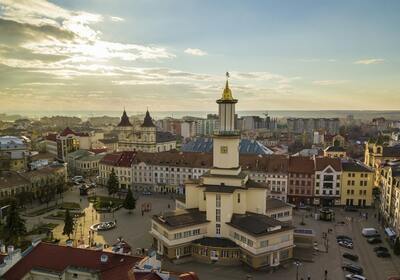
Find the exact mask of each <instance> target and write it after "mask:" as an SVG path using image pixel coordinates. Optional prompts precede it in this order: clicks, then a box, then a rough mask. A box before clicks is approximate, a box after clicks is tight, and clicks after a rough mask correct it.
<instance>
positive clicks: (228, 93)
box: [222, 72, 233, 100]
mask: <svg viewBox="0 0 400 280" xmlns="http://www.w3.org/2000/svg"><path fill="white" fill-rule="evenodd" d="M225 75H226V84H225V88H224V92H223V93H222V100H233V97H232V91H231V89H230V88H229V83H228V80H229V72H226V74H225Z"/></svg>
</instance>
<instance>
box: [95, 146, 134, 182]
mask: <svg viewBox="0 0 400 280" xmlns="http://www.w3.org/2000/svg"><path fill="white" fill-rule="evenodd" d="M134 158H135V152H132V151H124V152H117V153H112V154H107V155H105V156H104V157H103V158H102V159H101V160H100V161H99V182H100V183H101V184H103V185H106V184H107V181H108V179H109V177H110V174H111V172H112V170H114V172H115V174H116V175H117V177H118V181H119V187H120V188H121V189H128V188H130V187H132V182H133V181H132V164H133V160H134Z"/></svg>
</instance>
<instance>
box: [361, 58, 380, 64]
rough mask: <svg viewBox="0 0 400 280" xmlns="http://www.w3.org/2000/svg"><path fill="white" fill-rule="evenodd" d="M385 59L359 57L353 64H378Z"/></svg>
mask: <svg viewBox="0 0 400 280" xmlns="http://www.w3.org/2000/svg"><path fill="white" fill-rule="evenodd" d="M384 61H385V60H384V59H383V58H367V59H361V60H357V61H354V64H364V65H369V64H380V63H383V62H384Z"/></svg>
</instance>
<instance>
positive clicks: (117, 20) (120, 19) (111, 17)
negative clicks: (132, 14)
mask: <svg viewBox="0 0 400 280" xmlns="http://www.w3.org/2000/svg"><path fill="white" fill-rule="evenodd" d="M110 20H111V21H114V22H121V21H125V19H123V18H121V17H115V16H110Z"/></svg>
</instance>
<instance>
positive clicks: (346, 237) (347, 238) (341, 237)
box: [336, 235, 353, 242]
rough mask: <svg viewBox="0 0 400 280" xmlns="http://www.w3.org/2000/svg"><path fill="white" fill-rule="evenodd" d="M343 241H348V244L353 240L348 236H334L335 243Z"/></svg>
mask: <svg viewBox="0 0 400 280" xmlns="http://www.w3.org/2000/svg"><path fill="white" fill-rule="evenodd" d="M343 240H345V241H349V242H353V239H352V238H351V237H350V236H347V235H338V236H336V241H338V242H339V241H343Z"/></svg>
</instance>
